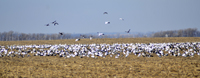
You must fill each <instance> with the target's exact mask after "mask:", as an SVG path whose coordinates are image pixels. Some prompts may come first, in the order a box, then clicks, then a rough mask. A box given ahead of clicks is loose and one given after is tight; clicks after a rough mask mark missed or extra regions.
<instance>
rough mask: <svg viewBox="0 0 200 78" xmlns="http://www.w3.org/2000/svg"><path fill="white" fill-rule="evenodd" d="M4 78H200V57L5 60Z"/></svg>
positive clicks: (1, 61)
mask: <svg viewBox="0 0 200 78" xmlns="http://www.w3.org/2000/svg"><path fill="white" fill-rule="evenodd" d="M168 42H177V43H178V42H200V38H199V37H177V38H119V39H93V40H89V39H81V40H80V41H78V42H75V40H74V39H69V40H38V41H0V45H4V46H6V45H30V44H91V43H107V44H113V43H168ZM0 77H1V78H6V77H11V78H12V77H17V78H18V77H22V78H23V77H27V78H31V77H34V78H35V77H44V78H52V77H53V78H57V77H61V78H71V77H75V78H77V77H81V78H98V77H100V78H135V77H146V78H149V77H153V78H155V77H156V78H163V77H178V78H185V77H197V78H200V56H197V55H195V56H194V57H174V56H167V57H161V58H160V57H149V58H148V57H137V56H135V55H129V56H128V57H127V58H125V57H120V58H117V59H116V58H114V57H106V58H101V57H99V58H97V59H94V58H87V57H83V58H79V57H74V58H67V59H65V58H60V57H59V56H50V57H47V56H45V57H42V56H31V57H24V58H18V57H1V58H0Z"/></svg>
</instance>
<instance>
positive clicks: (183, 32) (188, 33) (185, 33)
mask: <svg viewBox="0 0 200 78" xmlns="http://www.w3.org/2000/svg"><path fill="white" fill-rule="evenodd" d="M199 36H200V32H199V31H198V30H197V28H187V29H180V30H170V31H160V32H156V33H154V34H152V37H199Z"/></svg>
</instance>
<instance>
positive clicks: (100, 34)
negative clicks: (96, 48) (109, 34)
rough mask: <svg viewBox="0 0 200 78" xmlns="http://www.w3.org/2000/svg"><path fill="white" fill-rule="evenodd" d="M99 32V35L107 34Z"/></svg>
mask: <svg viewBox="0 0 200 78" xmlns="http://www.w3.org/2000/svg"><path fill="white" fill-rule="evenodd" d="M97 33H98V34H99V36H102V35H105V34H104V33H100V32H97Z"/></svg>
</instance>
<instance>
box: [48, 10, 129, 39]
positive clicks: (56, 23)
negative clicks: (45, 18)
mask: <svg viewBox="0 0 200 78" xmlns="http://www.w3.org/2000/svg"><path fill="white" fill-rule="evenodd" d="M103 14H105V15H107V14H108V12H104V13H103ZM119 20H122V21H124V19H123V18H119ZM50 24H53V25H54V26H56V25H59V24H58V22H56V20H55V21H53V22H51V23H48V24H46V26H50ZM105 24H110V21H106V22H105ZM130 30H131V29H129V30H128V31H125V32H126V33H129V32H130ZM59 34H60V35H63V33H62V32H59ZM97 34H98V36H103V35H105V34H104V33H101V32H97ZM80 37H81V38H84V37H83V36H82V35H80ZM92 37H93V36H90V40H92ZM79 40H80V38H77V39H76V40H75V41H79Z"/></svg>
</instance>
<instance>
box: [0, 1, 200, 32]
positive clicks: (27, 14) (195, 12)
mask: <svg viewBox="0 0 200 78" xmlns="http://www.w3.org/2000/svg"><path fill="white" fill-rule="evenodd" d="M104 12H108V15H103V13H104ZM119 18H124V21H122V20H119ZM54 20H56V21H57V22H58V23H59V25H58V26H53V25H50V26H49V27H46V26H45V24H47V23H50V22H53V21H54ZM105 21H110V24H107V25H106V24H105V23H104V22H105ZM0 23H1V24H0V32H4V31H10V30H12V31H17V32H23V33H58V32H65V33H91V32H124V31H125V30H128V29H131V32H149V31H165V30H178V29H185V28H197V29H198V30H200V0H0Z"/></svg>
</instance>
